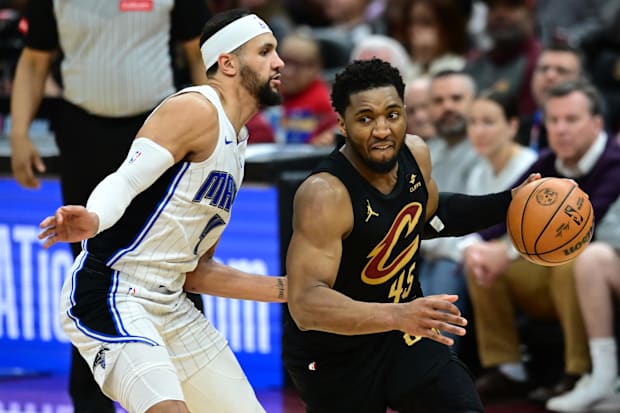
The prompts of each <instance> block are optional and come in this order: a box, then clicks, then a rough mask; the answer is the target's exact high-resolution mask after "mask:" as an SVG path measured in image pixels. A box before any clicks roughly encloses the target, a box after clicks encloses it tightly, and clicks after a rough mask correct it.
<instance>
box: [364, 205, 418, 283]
mask: <svg viewBox="0 0 620 413" xmlns="http://www.w3.org/2000/svg"><path fill="white" fill-rule="evenodd" d="M422 211H423V208H422V205H421V204H420V203H419V202H412V203H410V204H407V205H406V206H405V207H404V208H403V209H401V210H400V212H399V213H398V215H397V216H396V218H395V219H394V222H393V223H392V226H391V227H390V229H389V231H388V232H387V234H386V235H385V237H383V239H382V240H381V241H380V242H379V243H378V244H377V246H375V247H374V248H373V249H372V251H370V253H369V254H368V256H367V258H369V260H368V262H367V263H366V266H365V267H364V269H363V270H362V280H363V281H364V282H365V283H367V284H371V285H377V284H383V283H384V282H386V281H388V280H389V279H390V278H392V277H394V276H396V275H398V274H399V273H400V272H401V271H402V270H403V268H404V267H405V265H406V264H407V263H409V261H411V259H412V258H413V256H414V255H415V253H416V251H417V250H418V246H419V244H420V235H419V234H417V235H416V236H415V238H414V239H413V240H412V241H411V242H407V246H406V247H405V248H404V249H403V250H402V251H401V252H400V253H399V254H398V255H397V256H396V257H393V258H391V257H392V255H393V252H394V248H395V247H396V245H397V244H398V242H399V241H401V240H404V239H406V238H407V237H408V236H410V235H411V233H412V232H413V230H414V229H415V227H416V225H417V224H418V222H419V221H420V216H421V215H422Z"/></svg>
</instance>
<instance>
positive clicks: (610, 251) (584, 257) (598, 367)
mask: <svg viewBox="0 0 620 413" xmlns="http://www.w3.org/2000/svg"><path fill="white" fill-rule="evenodd" d="M618 228H620V198H618V199H617V200H616V202H614V204H613V205H612V206H611V207H610V208H609V211H608V212H607V214H606V215H605V217H604V218H603V219H602V220H601V222H600V223H599V224H598V226H597V230H596V233H597V235H596V237H597V240H598V241H597V242H594V243H592V244H590V245H588V246H587V247H586V249H585V250H584V251H583V252H582V253H581V255H579V256H578V257H577V258H576V259H575V266H574V268H575V270H574V271H575V283H576V287H577V298H578V299H579V306H580V308H581V313H582V314H583V320H584V323H585V325H586V331H587V333H588V344H589V348H590V358H591V359H592V371H591V373H590V374H586V375H583V376H582V377H581V379H579V381H578V382H577V385H576V386H575V388H574V389H573V390H572V391H570V392H568V393H565V394H563V395H560V396H557V397H554V398H552V399H550V400H549V401H548V402H547V409H549V410H553V411H554V412H574V411H576V410H579V411H594V410H596V411H599V410H607V411H614V412H617V411H620V386H619V384H620V383H619V382H618V355H617V351H618V345H617V342H616V336H615V334H614V312H615V307H614V300H613V297H614V296H616V297H617V298H620V231H618Z"/></svg>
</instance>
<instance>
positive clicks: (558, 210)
mask: <svg viewBox="0 0 620 413" xmlns="http://www.w3.org/2000/svg"><path fill="white" fill-rule="evenodd" d="M506 226H507V229H508V234H509V235H510V239H511V240H512V243H513V245H514V246H515V248H516V249H517V251H519V253H520V254H521V256H522V257H523V258H525V259H526V260H528V261H531V262H533V263H535V264H540V265H544V266H549V267H551V266H556V265H560V264H564V263H566V262H569V261H570V260H572V259H574V258H575V257H576V256H577V255H579V254H580V253H581V251H583V250H584V248H585V247H586V245H588V244H589V243H590V239H591V238H592V233H593V230H594V211H593V210H592V204H591V203H590V199H589V197H588V194H586V193H585V192H583V191H582V190H581V189H580V188H579V187H578V186H576V185H575V183H574V182H572V181H571V180H569V179H561V178H541V179H539V180H537V181H534V182H530V183H529V184H527V185H525V186H524V187H523V188H521V189H520V190H519V191H518V192H517V194H516V195H515V197H514V198H513V199H512V201H511V202H510V205H509V207H508V214H507V217H506Z"/></svg>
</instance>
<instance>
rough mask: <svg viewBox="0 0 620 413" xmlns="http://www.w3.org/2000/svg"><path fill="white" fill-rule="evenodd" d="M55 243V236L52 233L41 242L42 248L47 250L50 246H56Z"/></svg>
mask: <svg viewBox="0 0 620 413" xmlns="http://www.w3.org/2000/svg"><path fill="white" fill-rule="evenodd" d="M56 242H57V238H56V234H55V233H52V234H50V235H49V236H48V237H47V238H46V239H45V241H44V242H43V248H45V249H48V248H49V247H51V246H52V245H54V244H56Z"/></svg>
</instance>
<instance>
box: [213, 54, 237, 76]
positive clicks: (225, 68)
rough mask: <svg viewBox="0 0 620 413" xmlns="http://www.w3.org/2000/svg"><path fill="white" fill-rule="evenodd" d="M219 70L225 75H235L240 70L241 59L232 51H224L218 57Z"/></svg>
mask: <svg viewBox="0 0 620 413" xmlns="http://www.w3.org/2000/svg"><path fill="white" fill-rule="evenodd" d="M217 63H218V70H219V71H220V72H222V73H224V74H225V75H228V76H234V75H235V74H236V73H237V71H238V65H239V60H237V57H236V56H235V55H234V54H232V53H222V54H220V56H219V57H218V58H217Z"/></svg>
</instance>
